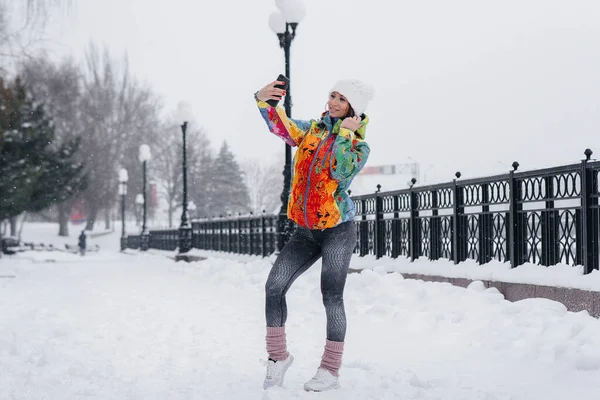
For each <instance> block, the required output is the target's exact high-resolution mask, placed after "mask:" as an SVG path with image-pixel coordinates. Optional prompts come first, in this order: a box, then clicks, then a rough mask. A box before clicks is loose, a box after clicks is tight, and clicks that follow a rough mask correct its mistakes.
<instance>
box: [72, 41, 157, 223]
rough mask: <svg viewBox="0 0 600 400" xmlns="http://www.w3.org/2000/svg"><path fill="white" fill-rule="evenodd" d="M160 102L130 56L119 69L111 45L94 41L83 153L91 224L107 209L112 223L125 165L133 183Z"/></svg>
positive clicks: (83, 109) (88, 64)
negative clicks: (132, 72)
mask: <svg viewBox="0 0 600 400" xmlns="http://www.w3.org/2000/svg"><path fill="white" fill-rule="evenodd" d="M160 107H161V104H160V101H159V99H158V97H157V96H156V95H155V94H154V93H153V92H152V90H151V89H150V88H149V87H147V86H144V85H141V84H140V83H139V82H137V81H136V80H135V79H134V78H133V77H132V76H131V75H130V73H129V69H128V63H127V59H126V58H125V60H124V62H123V63H122V68H121V70H120V69H119V66H118V64H117V63H116V62H115V61H113V60H112V58H111V57H110V54H109V53H108V50H106V49H104V50H103V51H100V50H99V49H98V48H97V47H96V46H94V45H90V49H89V51H88V53H87V55H86V73H85V78H84V95H83V99H82V106H81V112H82V125H83V129H84V140H83V143H84V145H83V153H84V156H85V160H86V163H87V171H88V174H89V186H88V190H87V191H86V193H85V206H86V217H87V227H86V229H89V230H91V229H93V227H94V223H95V221H96V220H97V218H98V216H99V212H100V211H103V210H104V211H105V218H106V223H107V227H108V224H109V219H110V214H109V213H110V210H111V209H112V207H113V206H114V204H115V200H116V189H117V170H118V168H119V167H120V166H124V167H125V168H127V169H128V170H129V171H130V182H131V183H132V184H135V182H136V181H138V180H137V179H136V180H132V175H133V178H134V179H135V175H136V172H137V171H139V168H140V167H139V163H138V162H137V149H138V146H139V145H140V144H141V143H148V144H152V143H154V142H155V140H156V138H157V135H158V127H159V114H160ZM138 176H139V175H138ZM139 181H140V182H139V183H140V186H141V179H140V180H139ZM130 186H131V185H130ZM133 193H135V192H133Z"/></svg>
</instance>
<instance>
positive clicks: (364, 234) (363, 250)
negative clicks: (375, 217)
mask: <svg viewBox="0 0 600 400" xmlns="http://www.w3.org/2000/svg"><path fill="white" fill-rule="evenodd" d="M360 204H361V208H362V217H361V222H360V256H361V257H363V256H365V255H367V254H369V223H368V221H367V200H366V199H362V200H361V201H360Z"/></svg>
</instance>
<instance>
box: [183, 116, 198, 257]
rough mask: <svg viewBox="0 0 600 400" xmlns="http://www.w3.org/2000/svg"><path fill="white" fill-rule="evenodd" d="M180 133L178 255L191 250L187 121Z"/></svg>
mask: <svg viewBox="0 0 600 400" xmlns="http://www.w3.org/2000/svg"><path fill="white" fill-rule="evenodd" d="M181 133H182V134H183V210H182V212H181V225H179V254H183V253H187V252H188V251H190V250H191V249H192V226H191V225H190V223H189V220H190V215H189V213H188V200H187V195H188V192H187V140H186V139H187V138H186V134H187V121H184V123H183V124H181ZM194 206H195V205H194Z"/></svg>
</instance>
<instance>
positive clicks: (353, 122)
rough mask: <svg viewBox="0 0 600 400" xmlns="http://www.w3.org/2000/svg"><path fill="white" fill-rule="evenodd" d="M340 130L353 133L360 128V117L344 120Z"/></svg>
mask: <svg viewBox="0 0 600 400" xmlns="http://www.w3.org/2000/svg"><path fill="white" fill-rule="evenodd" d="M341 128H346V129H350V130H351V131H352V132H355V131H356V130H357V129H358V128H360V117H348V118H344V120H343V121H342V126H341Z"/></svg>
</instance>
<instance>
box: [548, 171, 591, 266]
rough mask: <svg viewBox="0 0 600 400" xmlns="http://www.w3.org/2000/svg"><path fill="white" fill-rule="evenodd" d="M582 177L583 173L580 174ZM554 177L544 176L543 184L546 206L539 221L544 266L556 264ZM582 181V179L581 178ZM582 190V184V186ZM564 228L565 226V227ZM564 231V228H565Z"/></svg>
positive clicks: (556, 219)
mask: <svg viewBox="0 0 600 400" xmlns="http://www.w3.org/2000/svg"><path fill="white" fill-rule="evenodd" d="M582 177H583V175H582ZM553 178H554V177H553V176H546V177H545V178H544V185H545V186H546V193H545V194H546V196H545V198H546V202H545V203H546V208H545V210H544V211H542V213H541V214H542V218H541V220H540V223H541V225H542V255H541V260H540V261H541V264H542V265H545V266H550V265H556V264H557V263H558V254H559V240H558V234H559V232H558V231H559V224H558V222H559V217H558V210H553V208H554V200H551V199H553V198H554V179H553ZM582 182H583V180H582ZM582 192H583V186H582ZM565 228H566V227H565ZM565 231H566V230H565Z"/></svg>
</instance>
